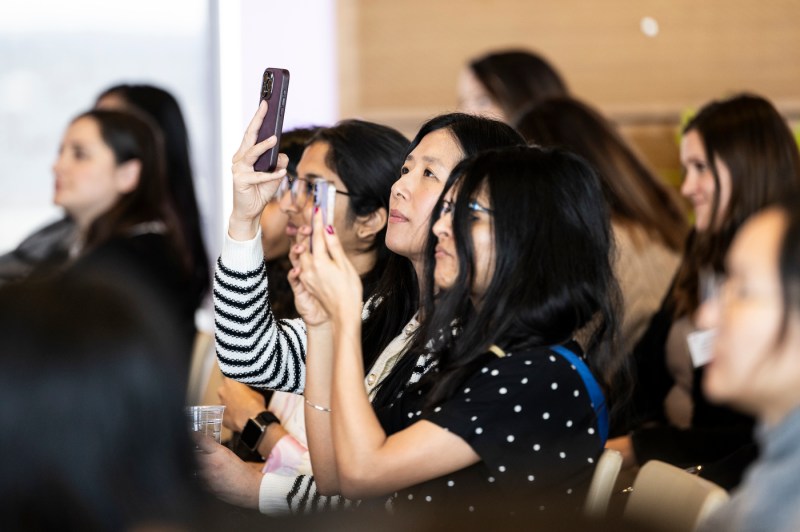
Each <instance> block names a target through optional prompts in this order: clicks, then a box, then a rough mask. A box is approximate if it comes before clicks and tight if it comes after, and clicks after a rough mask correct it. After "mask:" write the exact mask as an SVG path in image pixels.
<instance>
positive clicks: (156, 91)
mask: <svg viewBox="0 0 800 532" xmlns="http://www.w3.org/2000/svg"><path fill="white" fill-rule="evenodd" d="M107 96H118V97H120V98H121V99H122V100H123V101H125V102H126V103H127V104H128V105H129V106H130V107H131V108H133V109H134V110H138V111H141V112H143V113H145V114H146V115H148V116H149V117H150V118H151V119H152V120H154V121H155V122H156V124H157V125H158V127H159V128H160V129H161V132H162V134H163V142H164V153H165V157H166V169H165V171H166V188H167V193H168V194H169V198H170V201H172V203H173V206H174V210H175V214H176V216H177V222H178V227H179V228H180V230H181V232H182V234H183V239H184V241H185V242H186V246H187V247H188V250H189V254H190V256H191V270H192V283H193V286H194V291H195V293H196V300H197V304H198V305H199V304H200V303H201V302H202V299H203V297H204V295H205V294H206V292H208V289H209V286H210V282H211V276H210V272H209V260H208V253H207V252H206V246H205V243H204V241H203V231H202V223H201V220H200V209H199V208H198V205H197V197H196V194H195V186H194V174H193V172H192V165H191V158H190V143H189V132H188V130H187V129H186V122H185V121H184V118H183V113H182V112H181V108H180V105H179V104H178V101H177V100H176V99H175V97H174V96H173V95H172V94H171V93H169V92H168V91H166V90H164V89H162V88H159V87H156V86H153V85H133V84H121V85H115V86H113V87H109V88H108V89H106V90H105V91H103V92H102V93H101V94H100V95H99V96H98V97H97V102H99V101H100V100H102V99H103V98H105V97H107Z"/></svg>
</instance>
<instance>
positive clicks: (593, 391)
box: [550, 345, 608, 446]
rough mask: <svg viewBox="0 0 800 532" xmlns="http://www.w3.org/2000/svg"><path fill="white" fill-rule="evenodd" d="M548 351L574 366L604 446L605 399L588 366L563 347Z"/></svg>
mask: <svg viewBox="0 0 800 532" xmlns="http://www.w3.org/2000/svg"><path fill="white" fill-rule="evenodd" d="M550 349H551V350H553V351H554V352H556V353H558V354H559V355H561V356H562V357H564V358H566V359H567V361H569V363H570V364H572V365H573V366H575V369H576V370H577V371H578V374H579V375H580V376H581V379H582V380H583V385H584V386H586V390H587V391H588V392H589V399H590V400H591V402H592V408H594V412H595V414H597V428H598V429H599V431H600V439H601V440H602V442H603V446H605V444H606V440H608V408H606V398H605V396H604V395H603V391H602V390H601V389H600V385H599V384H597V380H596V379H595V378H594V375H592V372H591V371H590V370H589V366H587V365H586V363H585V362H584V361H583V360H581V358H580V357H579V356H578V355H576V354H575V353H573V352H572V351H570V350H569V349H567V348H566V347H564V346H563V345H553V346H550Z"/></svg>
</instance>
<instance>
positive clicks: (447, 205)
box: [439, 200, 494, 218]
mask: <svg viewBox="0 0 800 532" xmlns="http://www.w3.org/2000/svg"><path fill="white" fill-rule="evenodd" d="M453 207H454V204H453V202H452V201H447V200H442V208H441V209H440V210H439V218H441V217H442V216H444V215H445V214H450V213H452V212H453ZM467 208H468V209H469V210H470V212H482V213H485V214H488V215H490V216H491V215H493V214H494V211H493V210H492V209H487V208H486V207H484V206H482V205H480V204H479V203H478V202H477V201H470V202H469V203H468V204H467Z"/></svg>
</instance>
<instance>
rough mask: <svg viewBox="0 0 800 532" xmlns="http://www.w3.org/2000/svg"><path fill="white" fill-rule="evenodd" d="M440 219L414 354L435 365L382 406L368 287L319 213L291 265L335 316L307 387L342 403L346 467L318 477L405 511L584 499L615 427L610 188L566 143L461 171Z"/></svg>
mask: <svg viewBox="0 0 800 532" xmlns="http://www.w3.org/2000/svg"><path fill="white" fill-rule="evenodd" d="M434 213H435V214H434V216H433V221H434V224H433V235H434V237H435V238H432V239H431V240H430V241H429V243H428V245H427V256H428V257H430V258H431V259H432V260H431V261H430V263H429V266H428V268H427V270H426V272H425V277H424V279H425V280H424V283H423V285H424V286H425V287H426V291H425V293H426V297H425V299H424V301H425V304H424V307H423V309H424V316H425V319H424V321H423V326H422V329H421V331H420V334H419V336H418V337H417V341H415V342H414V344H413V346H412V348H411V350H410V352H409V355H407V356H406V357H408V356H412V355H415V356H417V357H419V362H418V365H423V366H424V367H425V368H426V371H425V374H424V376H423V377H422V380H420V382H419V383H411V384H409V385H407V386H405V387H404V388H403V389H402V390H401V393H399V394H398V395H396V396H395V397H394V398H393V401H392V402H391V403H390V404H387V405H383V407H382V408H381V409H380V410H379V411H378V412H377V413H376V412H375V410H374V409H373V405H371V404H370V402H369V398H368V396H367V394H366V393H365V391H364V389H363V388H362V387H361V386H359V385H358V384H359V383H360V380H361V378H362V375H363V365H362V356H361V353H360V351H361V346H360V345H359V343H358V341H357V339H358V337H359V332H360V329H361V326H362V324H361V320H360V319H359V313H360V304H359V302H360V300H361V287H360V285H359V283H358V279H357V277H356V276H354V270H353V266H352V265H351V264H350V263H349V261H348V260H347V257H346V256H345V255H344V254H343V253H342V250H341V246H340V241H339V239H338V238H337V236H336V234H335V232H333V233H332V232H330V231H323V226H322V220H321V219H320V217H319V216H317V217H315V220H314V223H315V230H314V234H313V235H312V239H313V249H314V252H313V253H309V252H307V251H304V252H303V253H302V255H301V256H300V266H299V267H298V268H296V269H295V270H293V273H292V274H290V275H291V276H294V277H296V278H299V279H300V282H301V283H302V284H303V286H304V287H305V289H307V290H308V291H309V292H310V293H312V294H313V295H314V297H316V298H317V301H318V304H319V305H320V306H321V307H322V308H324V309H325V311H326V312H327V313H328V315H329V316H330V320H331V322H332V324H333V338H334V344H333V349H332V353H326V355H331V356H330V358H331V360H330V361H329V363H330V366H331V368H332V372H330V373H327V374H325V375H317V374H315V369H316V368H312V367H311V366H309V376H308V387H307V391H306V393H307V396H311V395H312V394H313V398H314V400H322V399H323V398H324V399H329V401H330V402H329V403H327V404H326V406H328V405H329V411H328V412H327V414H326V415H328V416H330V418H331V424H332V429H333V430H332V437H333V447H334V453H333V454H334V465H335V468H331V469H330V470H317V469H315V475H316V476H317V481H318V482H319V483H320V485H322V483H323V481H324V482H325V483H326V484H327V483H328V482H329V481H332V482H336V483H338V489H339V491H340V492H341V493H343V494H344V495H345V496H348V497H356V498H379V499H385V498H387V497H388V498H391V499H392V501H393V503H394V508H395V511H396V512H398V513H401V512H408V511H420V512H421V511H423V510H425V509H426V508H431V509H432V508H437V509H444V510H447V511H449V512H453V514H449V513H446V514H444V515H445V516H450V515H454V514H455V515H457V514H467V515H468V514H471V513H476V514H483V515H487V514H489V515H507V514H506V512H510V513H511V514H514V513H517V515H519V514H526V513H527V511H528V509H532V508H533V509H535V510H534V511H535V512H536V513H538V512H539V511H540V510H546V509H548V508H553V507H558V508H561V507H568V508H578V507H580V506H581V505H582V503H583V493H584V491H585V489H586V486H587V484H588V480H589V478H590V477H591V474H592V471H593V469H594V465H593V464H594V463H595V461H596V459H597V458H598V457H599V455H600V453H601V452H602V450H603V445H604V440H605V434H604V433H605V432H606V431H607V427H608V425H607V422H608V420H607V412H605V410H604V409H605V407H606V404H605V403H606V401H605V397H604V392H607V391H608V387H607V386H606V380H605V379H604V378H603V377H600V380H599V382H598V379H596V378H595V377H594V376H593V375H592V373H594V375H598V376H604V375H605V373H606V369H607V365H606V364H607V363H608V362H609V361H610V356H611V349H610V344H611V340H612V338H613V331H615V317H614V311H615V309H614V306H613V304H612V303H611V302H614V301H617V300H618V288H617V285H616V281H615V280H614V276H613V272H612V268H611V264H610V259H609V257H610V256H611V251H612V246H613V239H612V237H611V233H610V225H609V216H608V211H607V209H606V206H605V203H604V200H603V195H602V193H601V191H600V185H599V182H598V180H597V178H596V176H595V174H594V172H593V171H592V170H591V168H590V167H589V166H588V165H587V164H586V163H585V162H583V160H581V159H579V158H577V157H576V156H574V155H572V154H569V153H567V152H564V151H559V150H543V149H540V148H533V147H530V148H529V147H515V148H506V149H500V150H493V151H488V152H485V153H482V154H479V155H477V156H475V157H473V158H470V159H468V160H466V161H465V162H464V163H462V164H461V165H459V166H458V167H457V168H456V169H455V170H454V171H453V173H452V176H451V178H450V179H449V181H448V184H447V186H446V187H445V191H444V195H443V198H442V199H441V200H440V201H439V202H438V204H437V208H436V209H435V210H434ZM520 213H526V223H525V225H524V226H522V227H520ZM318 250H319V251H318ZM583 265H586V266H587V267H582V266H583ZM581 330H583V334H584V335H585V336H586V338H587V340H586V355H584V354H583V351H582V349H581V347H580V346H579V345H578V343H577V342H575V341H574V338H575V336H576V334H577V333H578V332H579V331H581ZM319 354H322V353H321V352H318V351H314V353H313V356H314V357H316V356H318V355H319ZM587 364H588V366H587ZM589 367H591V368H592V370H590V369H589ZM600 383H602V384H600ZM312 457H313V449H312ZM323 474H326V475H327V474H331V476H332V478H331V479H323V478H321V475H323ZM439 518H440V519H441V516H440V517H439Z"/></svg>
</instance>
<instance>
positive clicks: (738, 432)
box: [609, 95, 800, 488]
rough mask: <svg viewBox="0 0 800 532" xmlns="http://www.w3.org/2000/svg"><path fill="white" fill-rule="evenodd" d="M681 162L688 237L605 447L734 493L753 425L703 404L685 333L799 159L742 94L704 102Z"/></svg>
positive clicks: (777, 127) (769, 113)
mask: <svg viewBox="0 0 800 532" xmlns="http://www.w3.org/2000/svg"><path fill="white" fill-rule="evenodd" d="M681 164H682V165H683V167H684V170H685V177H684V181H683V185H682V186H681V192H682V193H683V195H684V196H685V197H686V198H687V199H688V200H689V201H690V202H691V203H692V205H693V206H694V213H695V225H694V231H693V234H692V235H691V236H690V238H689V241H688V243H687V245H686V250H685V253H684V256H683V259H682V263H681V266H680V267H679V269H678V273H677V275H676V277H675V280H674V281H673V286H672V288H671V290H670V291H669V293H668V294H667V297H666V298H665V300H664V303H663V305H662V308H661V310H660V311H659V312H658V313H657V314H656V316H655V317H654V318H653V321H652V322H651V324H650V327H649V329H648V331H647V332H646V333H645V335H644V336H643V338H642V340H641V341H640V342H639V345H638V346H637V348H636V350H635V352H634V359H635V362H636V366H637V367H636V374H637V383H636V390H635V393H634V399H633V401H632V406H633V408H634V409H635V412H634V414H635V415H634V419H633V423H632V428H633V431H632V432H631V433H630V434H629V435H626V436H621V437H619V438H615V439H612V440H611V441H609V447H613V448H615V449H617V450H620V451H621V452H622V453H623V456H624V458H625V463H626V465H634V464H643V463H644V462H646V461H647V460H650V459H659V460H663V461H666V462H669V463H672V464H675V465H678V466H681V467H693V466H697V465H703V472H702V473H701V475H704V476H707V477H708V478H709V479H711V480H713V481H715V482H717V483H718V484H720V485H722V486H723V487H727V488H730V487H732V486H735V485H736V484H737V483H738V482H739V480H740V476H741V472H742V470H743V469H744V467H746V465H747V463H749V461H751V460H752V459H753V457H754V456H755V450H754V446H753V439H752V426H753V419H752V418H751V417H750V416H749V415H746V414H739V413H737V412H734V411H732V410H730V409H728V408H725V407H721V406H712V405H710V404H709V403H708V401H707V399H706V398H705V396H704V394H703V393H702V390H701V389H700V382H701V380H702V373H703V371H704V369H703V367H702V365H701V364H702V363H698V364H697V365H698V366H700V367H697V368H695V367H694V365H695V364H694V363H693V360H692V354H690V348H689V345H690V344H689V339H690V334H692V333H694V332H695V331H697V330H698V327H697V324H696V322H695V320H696V316H695V313H696V311H697V308H698V306H699V304H700V302H701V300H700V297H701V289H702V285H703V284H704V283H705V281H706V280H708V279H713V277H714V276H715V275H717V274H719V273H721V272H722V271H723V265H722V260H723V258H724V255H725V253H726V252H727V250H728V247H729V245H730V242H731V240H732V239H733V237H734V235H735V233H736V231H737V230H738V229H739V227H740V226H741V225H742V224H743V223H744V221H745V220H746V219H747V218H748V217H750V216H752V215H753V214H754V213H756V212H758V211H760V210H761V209H763V208H764V207H766V206H768V205H770V204H771V203H774V202H775V201H777V200H778V199H780V198H782V197H783V196H785V195H786V194H787V193H789V192H792V191H794V190H796V189H797V188H798V184H799V183H800V155H798V149H797V145H796V144H795V142H794V139H793V138H792V136H791V133H790V132H789V128H788V126H787V123H786V121H785V120H784V118H783V117H782V116H781V115H780V114H779V113H778V111H777V110H776V109H775V108H774V107H773V106H772V104H771V103H770V102H768V101H767V100H765V99H763V98H761V97H759V96H754V95H739V96H735V97H732V98H729V99H727V100H721V101H713V102H711V103H709V104H707V105H705V106H704V107H703V108H702V109H701V110H700V111H699V112H698V113H697V115H696V116H695V117H694V118H692V120H691V121H690V122H689V123H688V124H687V125H686V127H685V128H684V132H683V138H682V140H681Z"/></svg>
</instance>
